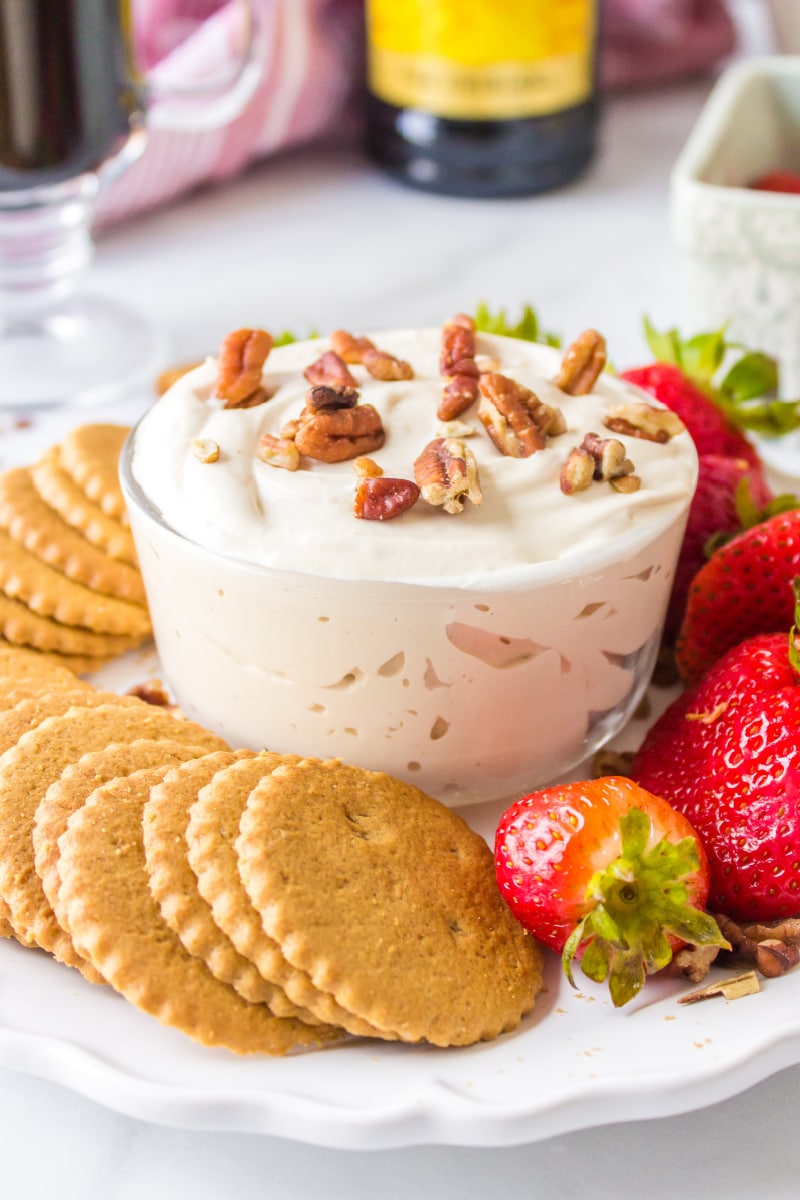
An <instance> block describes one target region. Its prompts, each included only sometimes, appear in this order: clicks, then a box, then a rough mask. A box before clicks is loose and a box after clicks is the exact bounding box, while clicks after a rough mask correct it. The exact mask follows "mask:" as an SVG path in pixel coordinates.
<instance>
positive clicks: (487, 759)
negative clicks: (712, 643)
mask: <svg viewBox="0 0 800 1200" xmlns="http://www.w3.org/2000/svg"><path fill="white" fill-rule="evenodd" d="M370 336H371V337H372V339H373V341H374V342H375V343H376V345H377V346H378V347H379V348H380V349H381V350H386V351H389V352H390V353H392V354H394V355H396V356H397V357H399V358H402V359H405V360H407V361H409V362H410V363H411V364H412V366H413V368H414V372H415V378H414V379H412V380H410V381H408V382H399V383H379V382H376V381H375V380H373V379H371V378H369V377H368V376H367V375H366V372H365V371H364V369H363V368H362V367H360V366H354V367H351V371H352V373H353V375H355V376H356V378H357V379H358V382H359V387H360V391H361V402H363V403H370V404H373V405H374V406H375V408H376V409H377V410H378V411H379V412H380V414H381V416H382V419H383V424H384V427H385V430H386V442H385V445H384V447H383V448H382V449H380V450H377V451H375V452H374V453H373V454H372V455H371V457H372V458H373V459H374V460H375V461H376V462H377V463H379V464H380V466H381V467H382V468H383V470H384V472H385V474H386V475H387V476H399V477H402V478H405V479H412V478H413V470H414V461H415V459H416V458H417V456H418V455H419V453H420V451H421V450H422V449H423V447H424V446H425V445H426V444H427V443H428V442H429V441H430V440H431V439H432V438H434V437H436V436H437V434H438V433H439V429H440V422H439V421H438V420H437V417H436V408H437V405H438V402H439V397H440V394H441V388H442V382H441V379H440V376H439V366H438V358H439V346H440V337H441V334H440V331H439V330H438V329H431V330H423V331H421V332H410V331H402V332H394V333H378V334H374V335H370ZM477 342H478V345H477V351H478V353H479V354H484V355H488V356H490V357H491V358H493V359H495V360H497V361H496V366H495V367H494V369H495V370H497V371H499V372H502V373H503V374H505V375H508V376H511V377H512V378H513V379H516V380H517V381H519V382H520V383H523V384H524V385H526V386H527V387H529V388H531V389H532V390H533V391H535V392H536V393H537V395H538V396H539V398H540V399H541V400H543V401H545V402H546V403H548V404H551V405H556V406H557V407H559V408H560V409H561V411H562V413H563V415H564V417H565V419H566V423H567V427H568V428H567V432H566V433H564V434H561V435H559V436H558V437H554V438H552V439H550V440H549V441H548V443H547V445H546V447H545V448H544V449H542V450H540V451H538V452H536V453H535V454H533V455H532V456H531V457H530V458H526V459H516V458H511V457H506V456H504V455H502V454H501V453H500V452H499V451H498V450H497V448H496V447H495V446H494V444H493V443H492V442H491V441H490V439H489V437H488V435H487V434H486V432H485V430H484V429H483V427H482V425H481V424H480V423H479V421H478V420H477V416H476V415H475V410H474V409H472V410H470V411H469V412H468V413H467V414H465V415H464V416H463V417H462V418H461V420H462V421H466V422H468V423H469V424H471V425H472V426H474V428H475V433H474V435H473V436H471V437H470V438H469V439H468V441H467V445H468V446H469V447H470V448H471V449H472V451H473V453H474V455H475V458H476V460H477V463H478V468H479V473H480V483H481V488H482V491H483V503H482V504H481V505H479V506H478V505H474V504H472V503H471V502H470V501H467V503H466V507H465V509H464V511H463V512H461V513H458V514H449V513H446V512H444V511H443V510H442V509H441V508H434V507H432V506H430V505H429V504H427V503H426V502H425V501H424V500H419V501H418V502H417V504H416V505H415V506H414V507H413V508H412V509H410V511H408V512H406V513H404V514H403V515H402V516H400V517H398V518H396V519H395V520H392V521H386V522H374V521H367V520H359V519H357V518H356V517H355V516H354V515H353V511H352V505H353V496H354V491H355V487H356V484H357V478H356V475H355V473H354V471H353V466H352V463H351V462H343V463H338V464H333V465H328V464H325V463H320V462H316V461H313V462H312V461H310V460H303V464H302V467H301V469H300V470H297V471H294V472H290V471H286V470H283V469H280V468H276V467H274V466H270V465H267V464H266V463H263V462H261V461H260V460H259V458H258V455H257V447H258V442H259V439H260V438H261V436H262V435H263V434H265V433H268V434H272V435H277V434H278V433H279V432H280V430H281V428H282V427H283V425H284V424H285V422H287V421H288V420H290V419H292V418H295V417H297V416H298V415H299V413H300V411H301V409H302V408H303V403H304V396H305V393H306V391H307V389H308V386H309V385H308V383H307V382H306V381H305V379H304V378H303V374H302V373H303V370H304V368H305V367H307V366H308V365H310V363H311V362H313V361H314V360H315V359H316V358H317V357H318V356H319V355H320V354H321V353H322V352H323V351H324V350H326V349H327V348H328V343H327V341H325V340H318V341H314V342H306V343H297V344H294V345H291V346H288V347H282V348H280V349H277V350H274V351H273V352H272V354H271V355H270V356H269V358H268V360H267V363H266V367H265V372H264V386H265V387H266V388H267V389H270V390H272V389H274V395H273V396H272V398H271V399H270V400H269V401H267V402H266V403H264V404H262V405H259V406H257V407H254V408H251V409H230V410H225V409H224V408H223V407H222V403H221V401H219V400H217V399H215V398H214V397H213V395H212V392H213V385H214V381H215V377H216V370H217V368H216V363H215V361H214V360H209V361H208V362H207V363H206V364H205V365H203V366H201V367H199V368H197V369H196V370H195V371H193V372H191V373H190V374H188V375H186V376H185V377H184V378H183V379H181V380H179V382H178V383H177V384H175V385H174V386H173V388H172V389H171V390H170V392H169V393H168V394H167V395H166V396H164V397H163V398H162V399H161V400H160V401H159V402H158V403H157V404H156V405H155V406H154V408H153V409H152V410H151V411H150V412H149V413H148V414H147V415H146V417H145V418H144V419H143V420H142V422H141V423H140V425H139V427H138V429H137V430H136V432H135V434H134V436H133V438H132V440H131V443H130V446H129V449H128V453H127V458H126V462H125V467H124V471H123V483H124V486H125V489H126V494H127V498H128V506H129V512H130V519H131V526H132V529H133V533H134V536H135V538H136V544H137V549H138V552H139V558H140V562H141V567H142V572H143V575H144V579H145V583H146V586H147V591H148V598H149V601H150V607H151V612H152V617H153V626H154V629H155V635H156V642H157V644H158V649H159V653H160V656H161V660H162V667H163V670H164V673H165V675H166V677H167V679H168V680H169V682H170V683H171V684H172V686H173V688H174V691H175V693H176V696H177V699H178V702H179V703H180V705H181V707H182V708H183V709H184V710H185V712H186V713H187V715H188V716H191V717H192V718H193V719H195V720H198V721H201V722H203V723H204V724H205V725H207V726H208V727H210V728H212V729H214V730H216V731H217V732H219V733H220V734H221V735H222V736H224V737H226V738H227V739H228V740H229V741H230V742H231V744H233V745H235V746H250V747H252V748H256V749H257V748H259V747H263V746H267V747H269V748H270V749H273V750H278V751H281V752H283V753H295V754H303V755H311V756H316V757H321V758H325V757H340V758H342V759H344V760H345V761H348V762H351V763H355V764H358V765H361V766H365V767H368V768H371V769H376V770H385V771H388V772H390V773H391V774H393V775H397V776H399V777H401V778H403V779H407V780H409V781H411V782H412V783H416V784H417V785H418V786H419V787H421V788H423V789H424V790H426V791H428V792H430V793H431V794H432V795H435V796H438V797H439V798H440V799H442V800H444V801H445V802H446V803H448V804H453V805H457V804H466V803H472V802H475V801H479V800H488V799H493V798H506V797H509V796H512V795H515V794H519V793H520V792H523V791H526V790H529V789H530V788H532V787H535V786H539V785H541V784H543V783H545V782H547V781H549V780H551V779H553V778H555V777H557V776H559V775H561V774H563V773H564V772H565V771H566V770H567V769H569V768H571V767H572V766H574V765H575V764H576V763H578V762H579V761H580V760H581V759H583V758H584V757H585V756H587V755H589V754H591V753H592V752H593V750H594V749H596V748H597V747H598V746H599V745H601V744H602V743H603V742H604V741H605V740H607V739H608V737H609V736H611V735H612V734H613V733H614V732H615V731H616V730H617V729H619V727H620V726H621V724H622V723H623V722H624V721H625V720H626V719H627V717H628V716H629V715H630V713H631V711H632V710H633V708H634V707H635V705H636V704H637V703H638V700H639V698H640V697H641V695H642V693H643V691H644V688H645V687H646V684H647V680H648V678H649V675H650V672H651V669H652V666H653V663H654V660H655V655H656V651H657V648H658V643H659V638H660V633H661V626H662V623H663V617H664V613H665V610H666V605H667V600H668V597H669V592H670V588H671V584H672V578H673V574H674V568H675V563H676V560H677V556H678V551H679V548H680V543H681V538H682V535H683V529H684V524H685V520H686V514H687V511H688V506H689V502H690V499H691V496H692V493H693V490H694V486H695V480H696V470H697V460H696V455H695V451H694V446H693V443H692V442H691V439H690V438H689V435H688V434H687V433H685V432H684V433H680V434H679V435H678V436H676V437H673V438H672V439H671V440H670V441H668V442H666V443H664V444H657V443H654V442H650V441H645V440H642V439H639V438H633V437H625V436H622V435H620V434H610V433H609V432H608V431H607V430H606V429H604V427H603V424H602V419H603V415H604V413H605V411H606V408H607V407H608V405H609V404H613V403H620V402H623V401H630V400H635V401H640V400H642V399H643V398H644V397H642V395H641V393H639V392H637V391H636V390H635V389H633V388H631V387H629V386H628V385H626V384H625V383H623V382H622V381H619V380H616V379H614V378H613V377H612V376H610V375H606V376H603V377H601V380H600V381H599V382H598V384H597V385H596V388H595V391H594V392H593V393H592V394H591V395H588V396H570V395H566V394H564V393H563V392H561V391H560V390H559V389H557V388H556V387H555V386H554V385H553V384H552V382H551V380H552V379H553V377H554V375H555V374H556V372H557V370H558V367H559V365H560V361H561V356H560V354H559V353H558V352H557V351H555V350H552V349H550V348H548V347H542V346H535V345H531V344H530V343H526V342H521V341H517V340H512V339H506V338H498V337H492V336H487V335H483V334H479V335H478V339H477ZM589 432H594V433H597V434H599V435H600V436H601V437H611V436H613V437H617V438H619V440H620V441H622V442H623V443H624V444H625V447H626V450H627V453H628V456H629V457H630V459H631V460H632V461H633V464H634V467H635V471H636V474H637V475H638V476H640V478H641V481H642V483H641V488H640V489H639V490H638V491H635V492H632V493H630V494H622V493H620V492H617V491H615V490H614V489H613V488H612V487H611V485H610V484H609V483H607V482H594V483H592V484H591V485H590V486H589V487H588V489H587V490H586V491H583V492H580V493H577V494H574V495H564V494H563V493H562V491H561V489H560V487H559V474H560V471H561V467H562V465H563V463H564V462H565V460H566V458H567V456H568V455H569V452H570V450H571V449H572V448H573V447H574V446H577V445H579V444H580V443H581V441H582V440H583V438H584V435H585V434H586V433H589ZM194 439H209V440H211V441H213V442H214V443H216V444H217V445H218V446H219V449H220V456H219V459H218V460H217V461H216V462H211V463H208V462H201V461H199V460H198V458H197V457H196V454H195V452H194V450H193V448H192V442H193V440H194Z"/></svg>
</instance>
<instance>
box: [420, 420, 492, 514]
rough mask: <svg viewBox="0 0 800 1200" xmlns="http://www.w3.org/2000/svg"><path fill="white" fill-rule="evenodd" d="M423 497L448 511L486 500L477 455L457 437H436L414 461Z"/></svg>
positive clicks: (451, 511)
mask: <svg viewBox="0 0 800 1200" xmlns="http://www.w3.org/2000/svg"><path fill="white" fill-rule="evenodd" d="M414 478H415V479H416V481H417V483H418V485H419V489H420V492H421V494H422V498H423V500H427V502H428V504H433V505H435V506H436V507H441V508H443V509H444V511H445V512H448V513H460V512H463V511H464V504H465V503H466V501H467V500H471V501H472V503H473V504H480V503H481V501H482V500H483V493H482V492H481V486H480V481H479V479H478V464H477V463H476V461H475V455H474V454H473V453H472V451H471V450H470V448H469V446H466V445H465V444H464V442H462V441H459V440H458V439H457V438H434V440H433V441H432V442H428V445H427V446H426V447H425V449H424V450H423V451H422V453H421V454H420V455H419V457H418V458H417V460H416V462H415V463H414Z"/></svg>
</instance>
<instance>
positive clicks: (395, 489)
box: [353, 475, 420, 521]
mask: <svg viewBox="0 0 800 1200" xmlns="http://www.w3.org/2000/svg"><path fill="white" fill-rule="evenodd" d="M419 495H420V492H419V488H418V487H417V485H416V483H413V482H412V480H410V479H390V478H387V477H386V476H385V475H384V476H382V477H381V478H374V477H373V478H365V479H362V480H361V482H360V483H359V485H358V487H357V488H356V495H355V500H354V501H353V512H354V513H355V515H356V516H357V517H361V518H362V520H364V521H391V520H392V519H393V518H394V517H399V516H400V515H401V514H402V513H404V512H408V510H409V509H410V508H413V507H414V505H415V504H416V503H417V500H419Z"/></svg>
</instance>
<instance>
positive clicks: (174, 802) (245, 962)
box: [142, 750, 319, 1025]
mask: <svg viewBox="0 0 800 1200" xmlns="http://www.w3.org/2000/svg"><path fill="white" fill-rule="evenodd" d="M255 757H256V756H255V755H254V753H253V752H252V751H251V750H239V751H236V752H231V753H228V754H225V753H222V752H218V753H214V754H208V755H206V756H205V758H201V759H196V760H195V761H194V762H189V763H185V764H184V765H183V766H181V767H178V768H177V769H176V770H173V771H170V772H169V774H168V775H167V776H165V778H164V779H163V780H162V782H161V783H159V784H158V785H157V786H156V787H154V788H153V790H152V792H151V793H150V799H149V800H148V802H147V804H146V805H145V810H144V816H143V819H142V828H143V831H144V848H145V856H146V859H147V872H148V876H149V879H150V891H151V892H152V893H153V896H154V897H155V899H156V900H157V901H158V904H159V906H160V908H161V915H162V917H163V918H164V920H165V921H166V922H167V924H168V925H169V927H170V929H172V930H173V931H174V932H175V933H177V935H178V937H179V938H180V939H181V941H182V942H183V944H184V946H185V947H186V949H187V950H188V951H189V953H190V954H194V955H197V957H198V958H202V959H203V961H204V962H205V963H206V965H207V967H208V969H209V970H210V971H211V973H212V975H215V976H216V978H217V979H221V980H222V982H223V983H229V984H230V985H231V987H233V988H235V989H236V991H237V992H238V993H239V995H240V996H243V997H244V999H245V1000H249V1001H251V1003H253V1004H266V1005H267V1006H268V1007H269V1008H270V1009H271V1010H272V1012H273V1013H274V1014H275V1016H276V1017H299V1018H300V1020H303V1021H307V1022H309V1023H310V1024H312V1025H316V1024H318V1023H319V1022H318V1020H317V1018H316V1017H314V1016H313V1014H312V1013H310V1012H309V1011H308V1010H307V1009H303V1008H300V1007H299V1006H298V1005H295V1004H292V1002H291V1001H290V1000H289V998H288V996H287V995H286V993H285V992H284V991H283V990H282V988H279V987H278V986H277V985H276V984H274V983H269V982H267V980H265V979H264V978H263V976H262V975H261V974H260V973H259V972H258V971H257V970H256V968H255V966H254V965H253V964H252V963H251V962H250V960H249V959H247V958H244V957H243V955H241V954H240V953H239V952H238V950H237V949H236V947H235V946H234V945H233V942H232V941H231V940H230V938H229V937H228V936H227V934H225V933H223V931H222V930H221V929H220V927H219V926H218V925H217V924H216V922H215V920H214V916H213V913H212V911H211V906H210V905H209V904H208V902H207V901H206V900H204V899H203V897H202V895H201V894H200V891H199V889H198V886H197V876H196V875H195V873H194V871H193V870H192V868H191V866H190V865H189V860H188V846H187V845H186V831H187V828H188V824H189V812H190V809H191V806H192V804H193V803H194V802H195V800H196V799H197V794H198V792H199V790H200V789H201V788H202V787H205V785H206V784H208V783H210V782H211V780H212V779H213V778H214V776H215V775H216V774H217V773H218V772H219V771H221V770H223V769H224V768H225V767H229V766H232V765H233V763H235V762H237V761H238V760H239V759H242V758H251V759H252V758H255Z"/></svg>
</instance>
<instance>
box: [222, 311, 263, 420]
mask: <svg viewBox="0 0 800 1200" xmlns="http://www.w3.org/2000/svg"><path fill="white" fill-rule="evenodd" d="M271 349H272V337H271V335H270V334H269V333H267V331H266V330H265V329H236V330H235V331H234V332H233V333H229V334H228V336H227V337H226V338H225V340H224V341H223V343H222V347H221V348H220V352H219V364H218V370H217V383H216V394H217V396H219V398H220V400H224V401H225V407H226V408H252V407H253V405H254V404H263V402H264V401H265V400H268V399H269V396H268V395H267V393H266V392H265V391H264V389H263V388H262V387H261V375H262V372H263V369H264V363H265V362H266V361H267V356H268V355H269V352H270V350H271ZM256 395H258V396H259V399H257V400H254V399H253V397H254V396H256Z"/></svg>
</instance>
